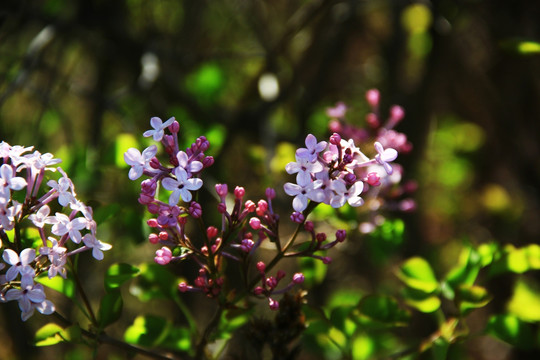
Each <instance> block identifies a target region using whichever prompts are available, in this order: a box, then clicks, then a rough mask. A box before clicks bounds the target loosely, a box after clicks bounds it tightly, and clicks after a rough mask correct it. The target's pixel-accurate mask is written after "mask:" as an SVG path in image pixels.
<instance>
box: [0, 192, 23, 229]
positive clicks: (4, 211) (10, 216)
mask: <svg viewBox="0 0 540 360" xmlns="http://www.w3.org/2000/svg"><path fill="white" fill-rule="evenodd" d="M8 201H9V198H2V194H0V228H1V229H3V230H7V231H9V230H12V229H13V227H14V226H15V218H16V217H17V216H19V214H20V212H21V210H22V204H20V203H19V202H17V201H15V200H13V202H12V203H13V205H12V206H10V207H7V205H8Z"/></svg>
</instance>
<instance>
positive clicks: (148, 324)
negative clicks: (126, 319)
mask: <svg viewBox="0 0 540 360" xmlns="http://www.w3.org/2000/svg"><path fill="white" fill-rule="evenodd" d="M170 329H171V323H170V322H169V321H168V320H166V319H165V318H162V317H160V316H154V315H143V316H138V317H137V318H135V321H134V322H133V324H132V325H131V326H130V327H128V328H127V330H126V332H125V333H124V340H125V341H126V342H128V343H130V344H137V345H141V346H146V347H153V346H157V345H159V344H161V343H162V342H163V341H164V340H165V339H166V337H167V335H168V334H169V331H170Z"/></svg>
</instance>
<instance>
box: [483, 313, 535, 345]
mask: <svg viewBox="0 0 540 360" xmlns="http://www.w3.org/2000/svg"><path fill="white" fill-rule="evenodd" d="M486 332H487V333H488V334H490V335H493V336H495V337H496V338H498V339H500V340H502V341H504V342H507V343H509V344H510V345H512V346H515V347H517V348H520V349H532V348H533V347H535V346H538V344H537V341H536V339H535V336H534V332H533V326H532V325H531V324H529V323H527V322H525V321H523V320H520V319H519V318H518V317H517V316H514V315H510V314H499V315H492V316H491V317H490V318H489V322H488V324H487V327H486Z"/></svg>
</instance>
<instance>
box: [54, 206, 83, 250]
mask: <svg viewBox="0 0 540 360" xmlns="http://www.w3.org/2000/svg"><path fill="white" fill-rule="evenodd" d="M49 222H50V223H51V224H53V226H52V229H51V232H52V233H53V234H54V235H58V236H62V235H65V234H69V237H70V239H71V240H72V241H73V242H74V243H75V244H79V243H80V242H81V239H82V235H81V233H80V230H82V229H84V228H86V225H87V224H88V220H87V219H86V218H84V217H78V218H75V219H73V220H70V219H69V217H68V216H67V215H66V214H62V213H58V212H57V213H56V216H51V217H50V219H49Z"/></svg>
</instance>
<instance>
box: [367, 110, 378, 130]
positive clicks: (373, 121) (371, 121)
mask: <svg viewBox="0 0 540 360" xmlns="http://www.w3.org/2000/svg"><path fill="white" fill-rule="evenodd" d="M366 123H367V124H368V125H369V126H371V127H372V128H378V127H379V126H381V122H380V121H379V118H377V115H375V114H374V113H369V114H367V115H366Z"/></svg>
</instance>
